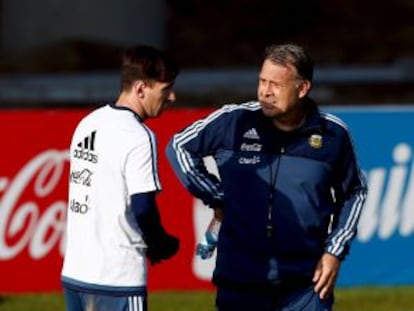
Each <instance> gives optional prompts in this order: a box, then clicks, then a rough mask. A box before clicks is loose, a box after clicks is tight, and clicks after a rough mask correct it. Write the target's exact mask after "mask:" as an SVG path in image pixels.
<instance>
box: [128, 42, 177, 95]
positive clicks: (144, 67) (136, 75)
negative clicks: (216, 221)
mask: <svg viewBox="0 0 414 311" xmlns="http://www.w3.org/2000/svg"><path fill="white" fill-rule="evenodd" d="M178 73H179V69H178V66H177V64H176V63H175V62H174V61H173V60H172V59H171V58H170V57H169V56H168V55H167V54H165V53H164V52H162V51H160V50H158V49H156V48H154V47H151V46H147V45H138V46H135V47H131V48H129V49H127V50H125V51H124V53H123V55H122V67H121V87H122V90H127V89H129V88H130V87H131V86H132V84H133V83H134V82H135V81H136V80H144V81H148V82H153V81H157V82H173V81H174V80H175V78H176V76H177V75H178Z"/></svg>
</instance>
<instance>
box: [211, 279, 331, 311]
mask: <svg viewBox="0 0 414 311" xmlns="http://www.w3.org/2000/svg"><path fill="white" fill-rule="evenodd" d="M332 305H333V297H330V298H328V299H326V300H321V299H320V298H319V296H318V294H316V293H315V291H314V288H313V285H311V286H309V285H307V286H297V287H295V286H291V285H290V286H288V287H283V286H272V287H268V288H260V289H259V288H254V287H252V288H250V289H246V288H243V289H241V288H234V287H233V288H230V287H222V286H219V287H218V288H217V295H216V307H217V310H218V311H331V310H332Z"/></svg>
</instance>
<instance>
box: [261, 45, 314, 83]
mask: <svg viewBox="0 0 414 311" xmlns="http://www.w3.org/2000/svg"><path fill="white" fill-rule="evenodd" d="M264 59H265V60H270V61H271V62H272V63H275V64H280V65H282V66H287V65H288V64H291V65H292V66H293V67H295V68H296V71H297V73H298V74H299V76H300V77H301V78H302V79H305V80H309V81H310V82H312V79H313V61H312V59H311V58H310V56H309V55H308V54H307V53H306V51H305V49H304V48H303V47H301V46H299V45H295V44H282V45H277V44H272V45H270V46H268V47H267V48H266V50H265V57H264Z"/></svg>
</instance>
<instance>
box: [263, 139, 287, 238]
mask: <svg viewBox="0 0 414 311" xmlns="http://www.w3.org/2000/svg"><path fill="white" fill-rule="evenodd" d="M285 151H286V148H285V146H282V147H281V148H280V155H282V154H284V153H285ZM279 165H280V157H279V161H278V162H277V165H276V169H275V172H274V173H273V165H272V162H270V164H269V174H270V180H269V182H270V184H269V185H270V187H269V188H270V193H269V205H268V208H267V225H266V235H267V237H268V238H270V237H271V236H272V235H273V223H272V212H273V203H274V197H273V192H274V188H275V186H276V177H277V173H278V170H279Z"/></svg>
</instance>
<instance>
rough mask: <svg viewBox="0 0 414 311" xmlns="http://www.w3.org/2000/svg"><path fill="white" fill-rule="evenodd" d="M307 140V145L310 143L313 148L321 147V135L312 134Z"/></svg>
mask: <svg viewBox="0 0 414 311" xmlns="http://www.w3.org/2000/svg"><path fill="white" fill-rule="evenodd" d="M308 142H309V145H310V146H311V147H312V148H315V149H319V148H321V147H322V145H323V139H322V136H321V135H319V134H313V135H312V136H311V137H309V140H308Z"/></svg>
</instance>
